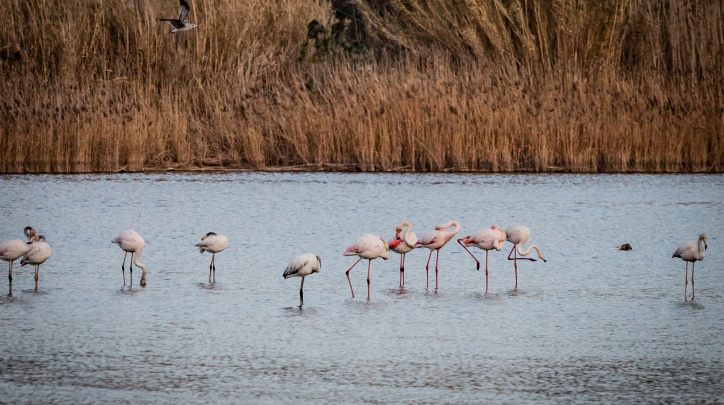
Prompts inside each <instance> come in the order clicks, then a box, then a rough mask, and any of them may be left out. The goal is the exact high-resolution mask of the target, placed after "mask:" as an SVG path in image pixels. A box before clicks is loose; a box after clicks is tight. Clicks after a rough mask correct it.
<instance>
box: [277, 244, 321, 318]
mask: <svg viewBox="0 0 724 405" xmlns="http://www.w3.org/2000/svg"><path fill="white" fill-rule="evenodd" d="M320 270H322V259H321V258H320V257H319V256H315V255H314V254H313V253H304V254H301V255H299V256H297V257H295V258H294V260H292V262H291V263H289V266H287V268H286V270H284V279H285V280H286V279H288V278H289V277H301V278H302V285H301V286H300V287H299V309H302V305H304V291H303V290H304V277H306V276H308V275H310V274H314V273H319V271H320Z"/></svg>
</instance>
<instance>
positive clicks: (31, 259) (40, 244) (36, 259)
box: [20, 235, 53, 291]
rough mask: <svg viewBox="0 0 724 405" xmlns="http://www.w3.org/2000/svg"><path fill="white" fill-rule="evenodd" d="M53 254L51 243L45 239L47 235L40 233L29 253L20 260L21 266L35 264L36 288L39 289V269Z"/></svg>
mask: <svg viewBox="0 0 724 405" xmlns="http://www.w3.org/2000/svg"><path fill="white" fill-rule="evenodd" d="M52 255H53V251H52V250H51V249H50V245H48V243H47V242H46V241H45V236H43V235H40V236H38V237H37V239H36V240H35V242H34V243H33V244H32V248H31V249H30V251H28V253H26V254H25V256H23V259H22V260H21V261H20V267H23V266H25V265H26V264H30V265H33V266H35V290H36V291H37V290H38V271H39V270H40V265H41V264H43V263H45V261H46V260H48V258H50V256H52Z"/></svg>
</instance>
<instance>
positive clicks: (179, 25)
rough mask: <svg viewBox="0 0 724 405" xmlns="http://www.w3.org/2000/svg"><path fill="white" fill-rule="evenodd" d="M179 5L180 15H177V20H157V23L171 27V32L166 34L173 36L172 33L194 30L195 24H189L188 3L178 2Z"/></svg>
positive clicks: (181, 0)
mask: <svg viewBox="0 0 724 405" xmlns="http://www.w3.org/2000/svg"><path fill="white" fill-rule="evenodd" d="M179 3H181V13H180V14H179V15H178V20H174V19H169V18H161V19H159V21H163V22H165V23H166V24H169V25H171V26H172V27H173V30H172V31H169V32H168V33H169V34H173V33H174V32H182V31H188V30H191V29H194V28H196V24H191V23H190V22H189V10H190V7H189V3H187V2H186V0H179Z"/></svg>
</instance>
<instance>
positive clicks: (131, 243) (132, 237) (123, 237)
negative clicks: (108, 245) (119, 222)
mask: <svg viewBox="0 0 724 405" xmlns="http://www.w3.org/2000/svg"><path fill="white" fill-rule="evenodd" d="M111 242H112V243H115V244H116V245H118V246H120V248H121V249H123V251H124V252H126V254H125V255H124V256H123V264H121V271H122V272H123V285H126V269H125V267H124V266H125V265H126V257H128V252H131V265H130V267H131V285H133V265H134V264H135V265H136V267H140V268H141V269H142V270H143V274H141V286H145V285H146V266H144V265H143V264H142V263H141V262H139V261H138V258H139V257H140V256H141V252H143V247H144V246H145V245H146V241H144V240H143V237H142V236H141V235H139V234H138V232H136V231H134V230H128V231H125V232H123V233H121V234H120V235H118V236H116V238H115V239H113V240H112V241H111ZM134 254H135V259H134V257H133V256H134Z"/></svg>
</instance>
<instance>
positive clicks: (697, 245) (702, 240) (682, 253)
mask: <svg viewBox="0 0 724 405" xmlns="http://www.w3.org/2000/svg"><path fill="white" fill-rule="evenodd" d="M707 247H708V246H707V245H706V234H705V233H702V234H701V235H699V240H698V241H693V240H692V241H688V242H684V243H682V244H681V245H679V248H678V249H676V252H674V255H673V256H671V257H672V258H673V257H680V258H681V260H683V261H685V262H686V275H685V276H684V301H686V286H687V285H688V283H689V282H688V280H687V279H688V278H689V262H691V300H692V301H694V263H696V261H697V260H704V252H706V248H707Z"/></svg>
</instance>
